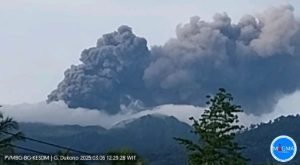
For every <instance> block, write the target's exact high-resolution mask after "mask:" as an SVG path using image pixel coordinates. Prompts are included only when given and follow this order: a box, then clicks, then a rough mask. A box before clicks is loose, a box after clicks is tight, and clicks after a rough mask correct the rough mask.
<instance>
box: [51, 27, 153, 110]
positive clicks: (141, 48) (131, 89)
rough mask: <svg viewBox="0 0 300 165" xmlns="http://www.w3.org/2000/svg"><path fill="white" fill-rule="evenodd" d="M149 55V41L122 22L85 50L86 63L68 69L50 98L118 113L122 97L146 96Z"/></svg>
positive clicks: (82, 60) (84, 59) (83, 58)
mask: <svg viewBox="0 0 300 165" xmlns="http://www.w3.org/2000/svg"><path fill="white" fill-rule="evenodd" d="M148 57H149V50H148V48H147V41H146V40H145V39H144V38H140V37H137V36H135V35H134V34H133V33H132V30H131V28H130V27H128V26H121V27H119V28H118V31H116V32H113V33H109V34H105V35H103V37H102V38H100V39H99V40H98V42H97V45H96V47H92V48H89V49H85V50H83V51H82V53H81V58H80V61H81V62H82V64H80V65H77V66H74V65H73V66H71V68H69V69H68V70H66V71H65V78H64V80H63V81H62V82H61V83H60V84H59V85H58V87H57V89H55V90H54V91H53V92H52V93H51V94H50V95H49V96H48V102H51V101H58V100H63V101H64V102H65V103H66V104H68V105H69V107H71V108H77V107H84V108H90V109H106V110H108V111H107V112H109V113H116V112H118V111H119V110H120V104H121V101H122V100H128V98H143V97H144V96H143V95H144V93H142V92H143V90H144V89H145V88H144V84H143V83H141V82H143V81H142V77H143V72H144V69H145V67H146V66H147V62H148V61H149V60H147V59H148ZM128 95H130V97H127V96H128Z"/></svg>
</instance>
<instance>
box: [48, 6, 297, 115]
mask: <svg viewBox="0 0 300 165" xmlns="http://www.w3.org/2000/svg"><path fill="white" fill-rule="evenodd" d="M299 27H300V24H299V21H298V20H297V19H296V18H295V17H294V15H293V8H292V7H291V6H281V7H278V8H271V9H269V10H267V11H265V12H264V13H262V14H261V15H259V16H257V17H254V16H250V15H246V16H244V17H242V19H241V20H240V22H239V23H237V24H233V23H232V22H231V19H230V18H229V17H228V16H227V15H226V14H225V13H224V14H216V15H215V16H214V20H213V22H205V21H202V20H201V19H200V18H199V17H193V18H191V20H190V22H189V23H187V24H185V25H179V26H178V27H177V30H176V35H177V37H176V38H173V39H170V40H169V41H168V42H167V43H166V44H165V45H163V46H154V47H153V48H152V49H151V52H150V53H149V51H148V49H147V46H146V41H145V40H144V39H142V38H138V37H136V36H135V35H134V34H132V32H131V30H130V28H128V27H124V26H122V27H120V28H119V30H118V32H114V33H111V34H106V35H104V36H103V38H101V39H100V40H99V41H98V44H97V47H95V48H90V49H88V50H84V51H83V53H82V57H81V61H82V62H83V64H82V65H79V66H72V67H71V69H69V70H67V71H66V73H65V79H64V80H63V82H61V83H60V84H59V86H58V88H57V89H56V90H55V91H54V92H52V93H51V94H50V95H49V97H48V101H55V100H64V101H65V102H66V103H67V104H68V105H69V106H70V107H86V108H97V109H106V110H107V111H108V112H109V113H116V112H118V110H119V109H120V104H122V101H121V100H123V99H122V98H124V96H125V97H128V98H131V99H129V101H130V100H133V99H132V98H134V99H136V100H141V101H142V102H143V103H144V104H145V105H148V106H155V105H161V104H168V103H171V104H193V105H203V103H204V101H205V99H204V96H205V95H206V94H209V93H212V92H215V91H216V90H217V89H218V88H219V87H224V88H226V89H228V90H229V91H230V92H231V93H233V95H234V97H235V98H236V101H237V102H238V103H239V104H241V105H242V106H243V107H244V109H245V111H246V112H247V113H253V114H257V115H258V114H262V113H267V112H270V111H272V109H273V106H274V105H275V103H276V102H277V101H278V99H279V98H280V97H281V96H283V95H285V94H289V93H291V92H294V91H295V90H297V89H298V88H299V87H300V49H299V48H300V31H299Z"/></svg>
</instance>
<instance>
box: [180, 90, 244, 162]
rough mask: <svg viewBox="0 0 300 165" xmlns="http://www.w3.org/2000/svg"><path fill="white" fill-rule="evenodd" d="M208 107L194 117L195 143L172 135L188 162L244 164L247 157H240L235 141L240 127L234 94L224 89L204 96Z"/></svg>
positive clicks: (239, 110)
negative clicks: (199, 115)
mask: <svg viewBox="0 0 300 165" xmlns="http://www.w3.org/2000/svg"><path fill="white" fill-rule="evenodd" d="M207 98H208V99H209V101H208V102H207V105H208V109H206V110H205V111H204V113H203V114H202V115H201V118H200V119H199V120H196V119H194V118H193V117H191V118H190V120H192V121H193V133H195V134H196V135H197V136H198V137H199V138H198V143H194V142H193V141H192V140H188V139H183V138H175V140H177V141H178V142H179V143H180V144H183V145H184V146H185V147H186V149H187V150H188V156H189V164H191V165H223V164H231V165H243V164H246V162H247V159H246V158H245V157H243V156H242V154H241V150H242V149H243V147H240V146H239V145H238V144H237V143H236V142H235V141H234V140H235V136H236V134H237V132H238V131H240V130H241V129H242V128H243V127H242V126H240V125H238V121H239V120H238V115H237V113H240V112H242V110H241V107H240V106H237V105H234V104H232V101H233V97H232V96H231V94H230V93H227V92H226V91H225V89H219V92H218V93H217V94H216V95H215V96H214V97H213V98H211V96H207Z"/></svg>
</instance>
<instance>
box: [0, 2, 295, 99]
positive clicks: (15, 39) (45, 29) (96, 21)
mask: <svg viewBox="0 0 300 165" xmlns="http://www.w3.org/2000/svg"><path fill="white" fill-rule="evenodd" d="M0 2H1V5H0V25H1V26H0V51H1V52H0V75H1V76H0V103H3V104H19V103H36V102H39V101H42V100H45V99H46V97H47V95H48V94H49V93H50V92H51V91H52V90H53V89H55V87H56V86H57V84H58V83H59V82H60V81H61V80H62V78H63V72H64V71H65V69H67V68H68V67H69V66H70V65H72V64H78V63H79V60H78V58H79V56H80V53H81V51H82V50H83V49H84V48H88V47H91V46H94V45H95V44H96V41H97V39H98V38H100V37H101V35H102V34H105V33H108V32H112V31H114V30H116V29H117V28H118V27H119V26H120V25H124V24H125V25H129V26H131V27H132V28H133V31H134V33H135V34H137V35H138V36H142V37H145V38H146V39H147V41H148V46H149V47H151V45H162V44H164V43H165V42H166V41H167V40H168V39H169V38H171V37H173V36H175V28H176V25H178V24H180V23H185V22H188V21H189V18H190V17H191V16H195V15H198V16H200V17H201V19H204V20H211V19H212V17H213V15H214V14H215V13H217V12H226V13H227V14H228V15H229V16H230V17H231V18H233V22H237V21H238V20H239V18H240V17H242V16H243V15H245V14H254V15H255V14H256V13H258V12H260V11H262V10H264V9H266V8H268V7H271V6H277V5H281V4H285V3H287V2H288V3H290V4H291V5H293V6H294V8H295V13H296V15H297V16H299V15H300V11H298V8H299V7H300V2H299V1H297V0H290V1H284V0H264V1H262V0H243V1H242V0H240V1H236V0H165V1H159V0H152V1H150V0H149V1H140V0H128V1H123V0H111V1H109V0H72V1H71V0H51V1H40V0H0Z"/></svg>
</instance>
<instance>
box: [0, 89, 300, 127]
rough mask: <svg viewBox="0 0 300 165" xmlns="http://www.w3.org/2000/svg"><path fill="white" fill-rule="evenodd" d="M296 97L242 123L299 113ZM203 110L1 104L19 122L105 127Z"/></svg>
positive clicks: (299, 94)
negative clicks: (120, 110) (134, 110)
mask: <svg viewBox="0 0 300 165" xmlns="http://www.w3.org/2000/svg"><path fill="white" fill-rule="evenodd" d="M298 100H300V91H297V92H295V93H293V94H291V95H288V96H285V97H284V98H282V99H281V100H280V101H279V103H278V104H277V106H276V108H275V110H274V111H273V112H272V113H270V114H264V115H262V116H253V115H247V114H242V115H240V121H241V124H243V125H246V126H249V125H250V124H253V123H260V122H268V121H269V120H273V119H275V118H277V117H279V116H281V115H284V116H286V115H293V114H298V113H299V107H300V102H299V101H298ZM203 110H204V108H203V107H195V106H192V105H162V106H158V107H155V108H153V109H149V110H145V111H142V112H138V113H130V112H128V113H122V114H116V115H108V114H106V113H104V112H102V111H98V110H88V109H84V108H76V109H70V108H68V107H67V106H66V105H65V104H64V103H63V102H55V103H51V104H47V103H45V102H41V103H37V104H19V105H4V106H3V107H2V108H1V111H2V112H3V113H4V115H5V116H11V117H13V118H14V119H15V120H17V121H19V122H41V123H48V124H55V125H64V124H78V125H83V126H85V125H100V126H103V127H105V128H110V127H112V126H113V125H115V124H117V123H118V122H120V121H123V120H129V119H133V118H138V117H141V116H144V115H147V114H156V113H159V114H164V115H167V116H174V117H176V118H177V119H178V120H180V121H183V122H186V123H189V124H191V121H189V120H188V118H189V117H191V116H193V117H195V118H199V117H200V115H201V114H202V112H203Z"/></svg>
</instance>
